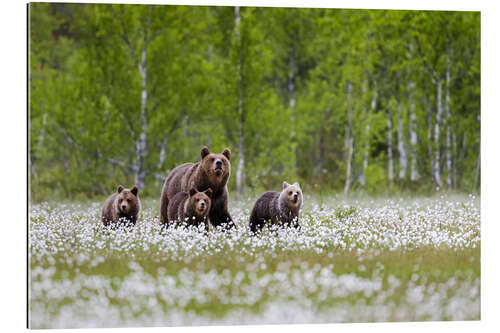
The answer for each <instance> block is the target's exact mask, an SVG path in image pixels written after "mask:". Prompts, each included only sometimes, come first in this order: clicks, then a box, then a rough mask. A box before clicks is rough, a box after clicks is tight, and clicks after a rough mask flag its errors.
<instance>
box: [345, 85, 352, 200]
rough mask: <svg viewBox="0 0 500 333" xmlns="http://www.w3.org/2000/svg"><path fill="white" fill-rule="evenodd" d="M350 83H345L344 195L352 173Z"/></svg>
mask: <svg viewBox="0 0 500 333" xmlns="http://www.w3.org/2000/svg"><path fill="white" fill-rule="evenodd" d="M351 95H352V83H351V82H348V83H347V128H346V148H347V159H346V180H345V186H344V195H347V194H348V193H349V190H350V189H351V177H352V176H351V173H352V171H351V170H352V155H353V152H354V147H353V135H352V109H351V107H352V106H351Z"/></svg>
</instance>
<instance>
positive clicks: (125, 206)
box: [116, 185, 139, 214]
mask: <svg viewBox="0 0 500 333" xmlns="http://www.w3.org/2000/svg"><path fill="white" fill-rule="evenodd" d="M138 192H139V189H138V188H137V186H134V187H132V188H131V189H126V188H124V187H123V186H122V185H120V186H118V197H117V198H116V205H117V208H118V211H119V212H120V213H122V214H134V213H136V212H137V211H138V210H139V207H138V206H139V198H138V196H137V194H138Z"/></svg>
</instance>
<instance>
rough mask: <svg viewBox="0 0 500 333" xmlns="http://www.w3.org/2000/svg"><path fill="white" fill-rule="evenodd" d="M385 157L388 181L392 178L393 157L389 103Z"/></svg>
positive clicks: (388, 108)
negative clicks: (386, 159)
mask: <svg viewBox="0 0 500 333" xmlns="http://www.w3.org/2000/svg"><path fill="white" fill-rule="evenodd" d="M387 158H388V163H389V165H388V177H389V181H390V182H392V181H393V180H394V158H393V156H392V112H391V107H390V105H389V103H387Z"/></svg>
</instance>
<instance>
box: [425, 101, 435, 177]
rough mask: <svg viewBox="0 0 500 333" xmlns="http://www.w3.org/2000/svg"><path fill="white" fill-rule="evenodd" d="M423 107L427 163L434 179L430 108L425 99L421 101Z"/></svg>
mask: <svg viewBox="0 0 500 333" xmlns="http://www.w3.org/2000/svg"><path fill="white" fill-rule="evenodd" d="M423 101H424V104H425V107H426V109H427V154H428V157H429V162H430V165H431V175H432V178H434V154H433V149H432V144H433V138H432V127H433V124H432V107H431V105H430V103H429V101H428V100H427V99H425V98H424V99H423Z"/></svg>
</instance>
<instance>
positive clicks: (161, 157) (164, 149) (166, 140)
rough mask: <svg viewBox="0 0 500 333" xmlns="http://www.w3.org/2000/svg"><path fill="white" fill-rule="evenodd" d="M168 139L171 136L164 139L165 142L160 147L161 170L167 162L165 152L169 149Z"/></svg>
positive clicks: (159, 167)
mask: <svg viewBox="0 0 500 333" xmlns="http://www.w3.org/2000/svg"><path fill="white" fill-rule="evenodd" d="M168 137H169V135H168V134H166V135H165V137H164V138H163V142H162V143H161V146H160V157H159V158H158V169H161V168H162V167H163V162H165V151H166V149H167V143H168Z"/></svg>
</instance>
